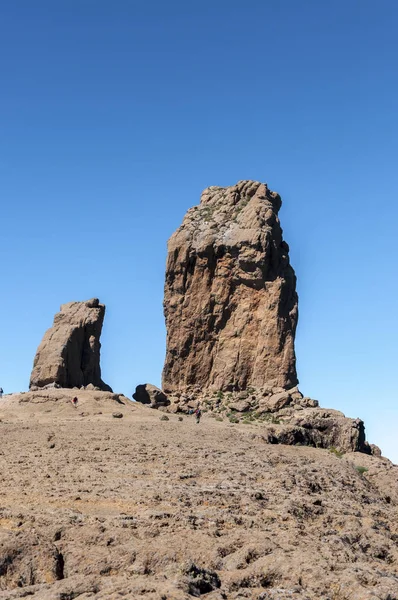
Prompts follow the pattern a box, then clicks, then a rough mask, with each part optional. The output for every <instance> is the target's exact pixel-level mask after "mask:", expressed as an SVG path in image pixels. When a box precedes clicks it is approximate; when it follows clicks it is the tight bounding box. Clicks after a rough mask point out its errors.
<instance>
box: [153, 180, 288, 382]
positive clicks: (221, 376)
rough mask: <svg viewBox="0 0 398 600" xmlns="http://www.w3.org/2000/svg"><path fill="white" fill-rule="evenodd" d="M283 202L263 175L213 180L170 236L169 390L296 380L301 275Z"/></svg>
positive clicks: (166, 367)
mask: <svg viewBox="0 0 398 600" xmlns="http://www.w3.org/2000/svg"><path fill="white" fill-rule="evenodd" d="M280 206H281V199H280V196H279V195H278V194H277V193H275V192H271V191H270V190H269V189H268V187H267V185H266V184H264V183H259V182H256V181H240V182H239V183H237V184H236V185H234V186H232V187H226V188H221V187H210V188H207V189H206V190H205V191H204V192H203V194H202V197H201V201H200V204H199V205H198V206H195V207H193V208H191V209H190V210H188V212H187V214H186V215H185V218H184V220H183V223H182V225H181V227H179V229H177V231H176V232H175V233H174V234H173V235H172V237H171V238H170V240H169V243H168V258H167V269H166V284H165V296H164V312H165V318H166V328H167V350H166V361H165V365H164V370H163V389H164V390H165V391H166V392H174V391H177V390H179V391H187V390H199V389H201V390H203V389H212V390H246V389H247V388H249V387H251V386H253V387H256V388H258V387H264V386H275V387H283V388H290V387H292V386H295V385H296V384H297V382H298V381H297V374H296V359H295V351H294V337H295V330H296V325H297V317H298V308H297V303H298V298H297V293H296V277H295V273H294V271H293V269H292V267H291V266H290V264H289V256H288V254H289V247H288V245H287V243H286V242H285V241H283V238H282V229H281V226H280V223H279V219H278V211H279V209H280Z"/></svg>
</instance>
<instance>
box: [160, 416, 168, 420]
mask: <svg viewBox="0 0 398 600" xmlns="http://www.w3.org/2000/svg"><path fill="white" fill-rule="evenodd" d="M160 420H161V421H169V420H170V419H169V417H168V416H167V415H162V416H161V417H160Z"/></svg>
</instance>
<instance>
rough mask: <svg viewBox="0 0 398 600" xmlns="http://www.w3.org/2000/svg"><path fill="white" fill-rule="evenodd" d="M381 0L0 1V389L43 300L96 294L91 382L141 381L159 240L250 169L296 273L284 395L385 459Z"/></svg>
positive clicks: (384, 29)
mask: <svg viewBox="0 0 398 600" xmlns="http://www.w3.org/2000/svg"><path fill="white" fill-rule="evenodd" d="M397 21H398V4H397V3H396V2H395V0H380V2H377V3H376V2H374V0H372V1H370V0H344V1H343V0H336V1H335V2H330V3H326V2H319V0H302V1H301V2H297V0H280V1H278V2H276V1H269V0H261V1H260V0H258V1H257V0H248V1H246V2H244V3H242V2H240V1H239V2H238V1H234V0H229V1H226V0H215V1H212V2H210V1H208V0H202V1H201V2H200V3H199V2H198V3H197V2H182V1H180V0H170V1H169V2H167V3H165V2H163V1H162V2H161V1H155V0H146V1H145V2H144V1H134V0H116V1H115V2H109V0H106V1H104V0H58V1H57V2H53V1H52V0H35V1H34V2H32V1H31V0H18V2H11V1H6V2H2V3H1V4H0V56H1V84H2V85H1V88H2V93H1V96H0V202H1V211H0V224H1V230H0V231H1V244H0V254H1V255H0V264H1V284H2V291H1V295H0V298H1V301H0V332H1V344H0V385H1V386H2V387H3V388H4V390H5V392H11V391H19V390H25V389H27V386H28V380H29V374H30V370H31V367H32V361H33V357H34V354H35V351H36V348H37V345H38V344H39V342H40V340H41V338H42V336H43V333H44V331H45V330H46V329H47V328H48V327H49V326H50V325H51V323H52V319H53V315H54V313H55V312H57V311H58V309H59V306H60V304H62V303H65V302H69V301H71V300H85V299H88V298H90V297H93V296H97V297H99V298H100V300H101V301H102V302H104V303H105V304H106V305H107V315H106V321H105V326H104V332H103V337H102V372H103V379H104V380H105V381H106V382H108V383H109V384H110V385H111V386H112V387H113V388H114V389H115V390H116V391H120V392H124V393H126V394H127V395H130V394H131V393H132V392H133V390H134V387H135V385H137V384H138V383H143V382H146V381H149V382H152V383H155V384H159V383H160V374H161V369H162V365H163V359H164V351H165V329H164V321H163V314H162V299H163V280H164V267H165V257H166V241H167V239H168V237H169V236H170V235H171V233H172V232H173V231H174V230H175V229H176V228H177V226H178V225H179V224H180V223H181V220H182V217H183V215H184V213H185V211H186V210H187V209H188V208H189V207H190V206H192V205H194V204H197V203H198V201H199V197H200V193H201V191H202V190H203V189H204V188H205V187H207V186H209V185H232V184H234V183H236V182H237V181H238V180H241V179H256V180H259V181H266V182H267V183H268V185H269V187H270V188H271V189H273V190H276V191H278V192H279V193H280V194H281V196H282V199H283V202H284V204H283V207H282V210H281V214H280V216H281V222H282V226H283V228H284V234H285V238H286V240H287V241H288V243H289V245H290V248H291V262H292V264H293V266H294V268H295V269H296V273H297V276H298V292H299V297H300V304H299V308H300V319H299V328H298V334H297V355H298V370H299V377H300V382H301V389H302V391H303V392H304V393H305V394H306V395H311V396H312V397H315V398H317V399H319V400H320V402H321V404H322V405H323V406H325V407H333V408H337V409H339V410H342V411H343V412H345V413H346V414H347V415H349V416H352V417H357V416H359V417H361V418H363V419H364V420H365V424H366V427H367V433H368V437H369V439H370V441H371V442H375V443H377V444H379V445H380V446H381V447H382V449H383V451H384V452H385V454H386V455H387V456H389V457H390V458H392V459H394V460H395V461H396V462H398V447H397V443H396V439H397V433H396V430H397V428H398V402H397V391H396V390H397V386H396V382H395V379H394V373H396V372H397V367H396V362H397V359H396V343H397V334H398V320H397V311H396V307H395V300H396V298H397V295H398V283H397V268H396V264H397V247H396V238H397V234H396V232H397V217H398V209H397V191H398V183H397V165H396V163H397V150H398V120H397V108H396V107H397V106H398V82H397V68H396V59H397V55H398V42H397V36H396V29H397Z"/></svg>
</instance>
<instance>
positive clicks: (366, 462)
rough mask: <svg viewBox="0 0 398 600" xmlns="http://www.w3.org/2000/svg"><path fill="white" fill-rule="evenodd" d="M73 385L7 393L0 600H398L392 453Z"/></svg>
mask: <svg viewBox="0 0 398 600" xmlns="http://www.w3.org/2000/svg"><path fill="white" fill-rule="evenodd" d="M75 393H76V391H75V390H55V389H54V390H46V391H43V392H34V393H27V394H23V395H14V396H6V397H4V398H3V400H2V401H1V404H0V419H1V422H0V432H1V441H2V443H1V447H0V464H1V469H0V476H1V487H0V599H7V600H8V599H10V600H11V599H14V598H33V599H42V600H72V599H74V598H78V599H79V600H86V599H89V598H90V599H91V598H96V599H98V600H99V599H116V598H128V599H134V600H135V599H139V598H145V599H148V600H183V599H186V600H189V598H192V597H200V596H203V597H204V598H206V599H208V600H221V599H231V600H238V599H243V598H253V599H257V600H271V599H272V600H287V599H289V600H290V599H292V600H370V599H379V600H397V599H398V563H397V560H398V510H397V506H398V485H397V484H398V467H396V466H394V465H392V464H391V463H390V462H389V461H388V460H387V459H384V458H378V457H375V456H368V455H365V454H361V453H347V454H344V455H341V453H339V452H337V451H334V452H331V451H330V450H326V449H320V448H308V447H303V446H284V445H272V444H267V443H266V442H265V437H264V435H263V428H264V427H265V425H264V423H262V422H261V421H249V422H243V421H242V422H238V423H233V422H230V420H228V419H224V420H223V421H219V420H217V419H216V418H211V417H210V416H209V413H206V414H205V415H204V416H203V419H202V421H201V423H200V424H199V425H196V423H195V421H194V418H193V417H190V416H187V415H180V414H167V415H166V414H165V413H162V412H159V411H157V410H153V409H151V408H149V407H146V406H142V405H140V404H132V403H130V402H129V401H128V400H127V399H125V398H124V397H119V396H117V395H114V394H110V393H105V392H98V391H84V392H82V391H79V392H78V397H79V404H78V407H77V408H74V407H73V406H72V404H71V398H72V397H73V395H74V394H75ZM113 415H115V416H113ZM120 415H122V417H120ZM166 418H167V419H168V420H166Z"/></svg>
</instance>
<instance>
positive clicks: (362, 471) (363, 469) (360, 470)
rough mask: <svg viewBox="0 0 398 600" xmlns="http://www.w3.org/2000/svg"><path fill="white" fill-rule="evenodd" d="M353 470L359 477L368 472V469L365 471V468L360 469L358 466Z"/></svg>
mask: <svg viewBox="0 0 398 600" xmlns="http://www.w3.org/2000/svg"><path fill="white" fill-rule="evenodd" d="M355 469H356V470H357V471H358V473H359V474H360V475H363V474H364V473H366V472H367V471H369V469H367V468H366V467H361V466H359V465H357V466H356V467H355Z"/></svg>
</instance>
